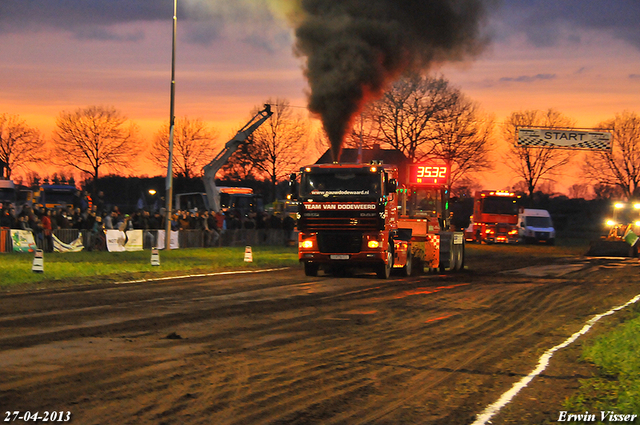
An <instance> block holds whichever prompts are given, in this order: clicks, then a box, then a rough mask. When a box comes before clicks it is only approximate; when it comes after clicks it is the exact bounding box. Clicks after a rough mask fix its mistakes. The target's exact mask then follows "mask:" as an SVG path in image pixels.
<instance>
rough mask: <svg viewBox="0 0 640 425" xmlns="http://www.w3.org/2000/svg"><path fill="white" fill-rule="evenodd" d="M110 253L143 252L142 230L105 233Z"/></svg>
mask: <svg viewBox="0 0 640 425" xmlns="http://www.w3.org/2000/svg"><path fill="white" fill-rule="evenodd" d="M105 235H106V237H107V250H108V251H109V252H125V251H142V230H128V231H127V232H123V231H120V230H115V229H109V230H106V231H105Z"/></svg>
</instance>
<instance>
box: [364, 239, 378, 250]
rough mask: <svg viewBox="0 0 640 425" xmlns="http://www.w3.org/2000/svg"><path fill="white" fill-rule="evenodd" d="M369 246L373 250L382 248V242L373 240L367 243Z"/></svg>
mask: <svg viewBox="0 0 640 425" xmlns="http://www.w3.org/2000/svg"><path fill="white" fill-rule="evenodd" d="M367 246H368V247H369V248H371V249H376V248H378V247H379V246H380V242H378V241H375V240H371V241H369V242H367Z"/></svg>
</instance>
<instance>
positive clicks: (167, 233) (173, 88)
mask: <svg viewBox="0 0 640 425" xmlns="http://www.w3.org/2000/svg"><path fill="white" fill-rule="evenodd" d="M177 15H178V0H173V39H172V44H171V107H170V112H169V161H168V164H167V186H166V195H165V196H166V202H167V211H166V220H167V222H166V226H165V233H164V236H165V237H164V247H165V249H167V250H169V249H171V243H170V240H171V213H172V211H173V128H174V125H175V101H176V29H177V24H178V17H177Z"/></svg>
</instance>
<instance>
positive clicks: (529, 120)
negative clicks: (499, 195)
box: [502, 109, 575, 199]
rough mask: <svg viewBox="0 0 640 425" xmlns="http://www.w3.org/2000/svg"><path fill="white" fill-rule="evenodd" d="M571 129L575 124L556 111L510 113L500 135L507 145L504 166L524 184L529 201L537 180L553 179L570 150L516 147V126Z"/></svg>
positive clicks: (568, 155) (565, 160)
mask: <svg viewBox="0 0 640 425" xmlns="http://www.w3.org/2000/svg"><path fill="white" fill-rule="evenodd" d="M532 126H538V127H549V128H572V127H574V126H575V122H574V121H573V120H571V119H570V118H568V117H566V116H564V115H563V114H561V113H560V112H558V111H556V110H555V109H548V110H546V111H539V110H525V111H518V112H513V113H512V114H511V115H510V116H509V117H508V118H507V120H506V121H505V122H504V123H503V126H502V134H503V137H504V139H505V141H506V142H507V143H508V145H509V149H508V151H507V154H506V157H505V159H506V165H507V166H508V167H509V168H510V169H511V170H512V171H513V172H514V173H515V174H516V175H517V176H518V177H520V178H521V179H523V180H524V181H525V182H526V184H527V192H528V196H529V199H533V193H534V191H535V189H536V187H537V186H538V183H539V182H540V180H553V177H555V176H557V175H559V173H560V170H561V168H562V167H564V166H565V165H567V164H568V163H569V160H570V158H571V151H568V150H564V149H558V148H552V147H524V146H516V144H515V140H516V137H517V135H516V133H517V129H518V128H519V127H532Z"/></svg>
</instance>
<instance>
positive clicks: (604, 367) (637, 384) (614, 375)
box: [565, 306, 640, 414]
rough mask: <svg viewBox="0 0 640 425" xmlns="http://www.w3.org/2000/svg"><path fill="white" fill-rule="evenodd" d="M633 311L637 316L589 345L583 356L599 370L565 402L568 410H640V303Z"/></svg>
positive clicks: (619, 411) (624, 411)
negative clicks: (639, 354)
mask: <svg viewBox="0 0 640 425" xmlns="http://www.w3.org/2000/svg"><path fill="white" fill-rule="evenodd" d="M633 314H634V318H633V319H631V320H628V321H626V322H624V323H622V324H619V325H618V326H617V327H616V328H614V329H613V330H612V331H611V332H608V333H606V334H604V335H601V336H600V337H598V338H596V339H595V340H594V341H592V342H590V343H587V344H586V345H585V347H584V349H583V354H582V359H583V361H587V362H590V363H592V364H594V365H595V366H596V367H597V368H598V373H597V376H595V377H593V378H589V379H585V380H582V381H581V386H580V389H579V390H578V391H577V393H576V394H575V395H574V396H573V397H571V398H570V399H569V400H567V402H566V403H565V407H566V408H567V410H569V411H576V412H581V411H584V410H591V411H594V410H596V411H599V410H605V411H606V410H613V411H615V412H616V413H620V414H640V356H638V353H639V352H640V306H636V307H634V312H633Z"/></svg>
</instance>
